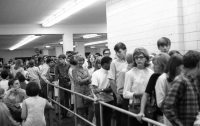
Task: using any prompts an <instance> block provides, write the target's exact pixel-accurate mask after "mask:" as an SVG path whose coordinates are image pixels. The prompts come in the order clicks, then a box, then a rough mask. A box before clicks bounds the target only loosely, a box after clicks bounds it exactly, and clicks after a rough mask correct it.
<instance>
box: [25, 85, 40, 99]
mask: <svg viewBox="0 0 200 126" xmlns="http://www.w3.org/2000/svg"><path fill="white" fill-rule="evenodd" d="M39 92H40V88H39V85H38V84H37V83H36V82H29V83H28V84H27V86H26V94H27V96H29V97H34V96H37V95H38V94H39Z"/></svg>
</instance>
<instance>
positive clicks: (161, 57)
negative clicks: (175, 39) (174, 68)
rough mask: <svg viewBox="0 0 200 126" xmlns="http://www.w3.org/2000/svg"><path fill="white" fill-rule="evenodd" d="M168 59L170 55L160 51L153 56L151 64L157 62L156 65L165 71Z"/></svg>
mask: <svg viewBox="0 0 200 126" xmlns="http://www.w3.org/2000/svg"><path fill="white" fill-rule="evenodd" d="M169 59H170V56H169V55H168V54H167V53H160V54H158V55H156V56H155V57H154V58H153V60H152V62H153V64H154V63H155V62H157V63H158V65H159V66H161V67H162V70H163V71H166V68H167V63H168V61H169Z"/></svg>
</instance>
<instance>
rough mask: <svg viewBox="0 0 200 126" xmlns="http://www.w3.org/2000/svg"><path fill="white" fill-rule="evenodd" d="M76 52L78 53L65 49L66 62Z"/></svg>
mask: <svg viewBox="0 0 200 126" xmlns="http://www.w3.org/2000/svg"><path fill="white" fill-rule="evenodd" d="M77 54H78V52H75V51H67V52H66V60H67V62H69V60H70V59H71V57H72V56H74V55H77Z"/></svg>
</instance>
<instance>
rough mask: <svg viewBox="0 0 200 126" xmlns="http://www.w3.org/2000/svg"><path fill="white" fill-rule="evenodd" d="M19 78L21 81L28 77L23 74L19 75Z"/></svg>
mask: <svg viewBox="0 0 200 126" xmlns="http://www.w3.org/2000/svg"><path fill="white" fill-rule="evenodd" d="M18 80H19V82H24V81H25V80H26V78H25V77H24V75H23V74H21V75H19V76H18Z"/></svg>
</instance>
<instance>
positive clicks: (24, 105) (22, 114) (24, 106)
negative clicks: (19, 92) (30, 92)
mask: <svg viewBox="0 0 200 126" xmlns="http://www.w3.org/2000/svg"><path fill="white" fill-rule="evenodd" d="M21 118H22V119H23V120H25V119H26V118H27V106H26V101H25V100H24V101H23V103H22V113H21Z"/></svg>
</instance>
